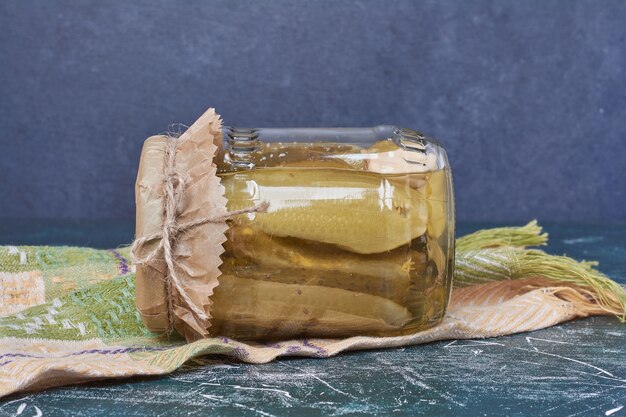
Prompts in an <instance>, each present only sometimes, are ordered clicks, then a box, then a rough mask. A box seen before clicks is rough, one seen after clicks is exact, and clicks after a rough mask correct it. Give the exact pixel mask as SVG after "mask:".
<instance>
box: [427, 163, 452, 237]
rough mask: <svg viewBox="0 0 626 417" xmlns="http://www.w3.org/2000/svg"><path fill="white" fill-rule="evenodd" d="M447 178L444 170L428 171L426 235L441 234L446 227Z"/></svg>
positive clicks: (437, 235)
mask: <svg viewBox="0 0 626 417" xmlns="http://www.w3.org/2000/svg"><path fill="white" fill-rule="evenodd" d="M446 185H447V178H446V173H445V171H444V170H442V169H440V170H437V171H433V172H430V173H429V174H428V179H427V182H426V187H425V191H426V201H427V203H428V228H427V230H428V235H429V236H432V237H434V238H438V237H439V236H441V235H442V234H443V232H444V230H445V229H446V225H447V223H448V219H447V216H446V214H447V205H448V203H447V200H448V199H447V195H446V190H447V187H446Z"/></svg>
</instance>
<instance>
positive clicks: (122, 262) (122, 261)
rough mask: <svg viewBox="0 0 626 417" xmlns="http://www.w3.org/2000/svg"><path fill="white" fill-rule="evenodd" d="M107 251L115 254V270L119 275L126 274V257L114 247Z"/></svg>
mask: <svg viewBox="0 0 626 417" xmlns="http://www.w3.org/2000/svg"><path fill="white" fill-rule="evenodd" d="M109 252H111V253H112V254H113V256H115V259H117V271H118V272H119V273H120V275H126V274H128V273H129V272H130V268H129V267H128V261H127V260H126V258H124V257H123V256H122V254H121V253H119V252H118V251H116V250H115V249H109Z"/></svg>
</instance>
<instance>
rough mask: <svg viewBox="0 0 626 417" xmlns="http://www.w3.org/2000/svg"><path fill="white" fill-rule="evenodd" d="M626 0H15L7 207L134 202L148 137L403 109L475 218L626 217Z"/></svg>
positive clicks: (6, 69) (55, 209) (351, 122)
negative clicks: (219, 121) (178, 126)
mask: <svg viewBox="0 0 626 417" xmlns="http://www.w3.org/2000/svg"><path fill="white" fill-rule="evenodd" d="M625 22H626V2H623V1H620V0H607V1H601V2H597V1H590V0H589V1H576V2H573V1H569V0H554V1H543V0H532V1H523V2H517V1H498V2H492V1H485V0H472V1H463V2H457V1H443V2H439V1H421V2H415V1H393V2H383V1H375V0H364V1H342V2H331V1H314V2H305V1H263V2H258V1H253V0H246V1H204V2H202V1H189V2H178V1H164V0H157V1H153V0H150V1H147V0H142V1H139V0H138V1H132V2H128V1H122V0H112V1H106V2H96V1H84V2H74V1H60V0H50V1H46V2H38V1H28V0H26V1H4V2H1V3H0V27H1V28H2V35H0V62H2V64H1V65H0V132H2V134H1V135H0V145H1V147H0V217H5V218H15V217H23V218H32V217H38V218H59V217H66V218H87V219H88V218H131V217H132V216H133V215H134V207H133V205H134V202H133V201H134V200H133V182H134V177H135V175H136V165H137V161H138V157H139V152H140V148H141V144H142V142H143V140H144V139H145V138H146V137H147V136H149V135H151V134H153V133H159V132H162V131H164V130H166V128H167V126H168V125H169V124H170V123H173V122H184V123H191V122H192V121H193V120H194V119H195V117H197V116H198V115H199V114H201V113H202V111H203V110H204V109H205V108H206V107H208V106H209V105H212V106H215V107H217V108H218V109H219V111H220V112H221V113H222V114H223V116H224V119H225V120H226V121H227V122H228V123H229V124H231V125H242V126H294V125H295V126H370V125H376V124H380V123H395V124H399V125H403V126H406V127H411V128H416V129H420V130H423V131H424V132H426V133H428V134H431V135H433V136H436V137H438V138H440V139H441V140H442V141H443V142H444V144H445V145H446V147H447V149H448V151H449V155H450V159H451V162H452V165H453V171H454V174H455V181H456V194H457V202H458V210H457V213H458V218H459V219H461V220H489V221H494V220H495V221H498V220H502V221H508V220H529V219H531V218H534V217H537V218H539V219H542V220H556V221H567V220H575V221H596V222H625V221H626V210H625V209H624V207H625V206H626V187H624V172H626V129H625V125H624V120H626V73H625V72H624V71H625V70H624V69H625V68H626V49H625V48H624V44H625V42H626V24H625Z"/></svg>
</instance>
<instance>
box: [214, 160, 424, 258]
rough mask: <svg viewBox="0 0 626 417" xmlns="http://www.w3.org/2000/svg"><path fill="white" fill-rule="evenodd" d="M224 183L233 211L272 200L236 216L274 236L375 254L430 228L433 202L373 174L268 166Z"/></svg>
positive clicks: (232, 177)
mask: <svg viewBox="0 0 626 417" xmlns="http://www.w3.org/2000/svg"><path fill="white" fill-rule="evenodd" d="M222 184H223V185H224V187H225V190H226V193H225V196H226V198H227V199H228V201H229V204H228V208H229V209H230V210H237V209H242V208H245V207H250V206H252V205H254V204H255V203H258V202H260V201H269V202H270V207H269V209H268V211H267V212H265V213H261V214H258V215H256V216H247V215H242V216H239V217H238V219H237V221H238V222H240V223H241V224H250V225H251V226H252V227H254V228H258V229H259V230H261V231H262V232H264V233H267V234H268V235H270V236H279V237H295V238H300V239H306V240H313V241H317V242H324V243H330V244H334V245H337V246H339V247H341V248H344V249H347V250H350V251H352V252H355V253H362V254H371V253H378V252H386V251H389V250H392V249H395V248H397V247H399V246H402V245H405V244H407V243H409V242H410V241H411V240H412V239H414V238H416V237H418V236H420V235H422V234H423V233H424V232H425V231H426V227H427V219H428V206H427V205H426V202H425V200H424V199H423V197H422V196H421V195H420V193H419V192H417V190H415V189H413V188H410V187H408V186H403V184H402V183H401V182H393V181H390V180H388V179H385V178H384V177H382V176H380V175H376V174H372V173H366V172H355V171H345V170H333V169H325V170H313V169H305V168H300V169H294V168H286V169H263V170H256V171H254V170H253V171H246V172H239V173H236V174H234V175H230V176H224V177H223V179H222ZM251 217H252V219H251Z"/></svg>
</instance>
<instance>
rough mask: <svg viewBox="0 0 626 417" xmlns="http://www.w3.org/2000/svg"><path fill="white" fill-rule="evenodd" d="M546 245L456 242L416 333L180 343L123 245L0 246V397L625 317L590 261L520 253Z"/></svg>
mask: <svg viewBox="0 0 626 417" xmlns="http://www.w3.org/2000/svg"><path fill="white" fill-rule="evenodd" d="M546 241H547V235H546V234H542V233H541V229H540V228H539V226H537V225H536V223H535V222H532V223H530V224H528V225H526V226H524V227H513V228H498V229H488V230H483V231H479V232H476V233H473V234H471V235H468V236H465V237H462V238H460V239H458V240H457V257H456V272H455V277H454V278H455V281H454V282H455V284H454V285H455V288H454V290H453V295H452V300H451V303H450V308H449V313H448V314H447V316H446V318H445V319H444V321H443V323H441V324H440V325H438V326H436V327H435V328H433V329H430V330H427V331H425V332H421V333H418V334H416V335H410V336H401V337H389V338H374V337H353V338H349V339H342V340H332V339H308V340H291V341H285V342H280V343H268V344H263V343H248V344H244V343H240V342H237V341H235V340H232V339H228V338H224V337H216V338H210V339H203V340H200V341H197V342H194V343H191V344H186V343H185V342H184V341H183V340H182V339H181V338H179V337H176V336H173V337H170V338H166V337H164V336H162V335H157V334H153V333H151V332H149V331H148V330H147V329H146V328H145V327H144V325H143V323H142V321H141V319H140V317H139V314H138V313H137V310H136V309H135V287H134V273H133V267H132V265H131V264H130V262H129V259H130V257H129V249H128V248H120V249H115V250H96V249H89V248H76V247H53V246H18V247H15V246H0V396H4V395H7V394H10V393H13V392H17V391H23V390H36V389H42V388H45V387H50V386H57V385H64V384H70V383H76V382H84V381H90V380H95V379H103V378H115V377H129V376H134V375H158V374H165V373H169V372H172V371H174V370H175V369H177V368H178V367H180V366H181V365H182V364H183V363H184V362H185V361H187V360H189V359H191V358H193V357H195V356H198V355H206V354H225V355H229V356H231V357H235V358H238V359H240V360H242V361H245V362H250V363H264V362H268V361H271V360H273V359H274V358H276V357H278V356H284V355H298V356H314V357H328V356H332V355H335V354H337V353H339V352H341V351H344V350H355V349H368V348H381V347H394V346H403V345H410V344H418V343H426V342H431V341H434V340H444V339H451V338H454V339H456V338H475V337H492V336H499V335H504V334H511V333H516V332H521V331H529V330H534V329H538V328H543V327H547V326H551V325H554V324H557V323H560V322H563V321H566V320H571V319H574V318H577V317H585V316H589V315H597V314H612V315H615V316H616V317H617V318H619V319H620V320H622V321H624V320H625V319H626V292H625V291H624V288H622V287H621V286H620V285H619V284H617V283H615V282H614V281H612V280H611V279H609V278H608V277H606V276H604V275H602V274H601V273H599V272H598V271H596V270H595V269H594V268H593V267H594V266H595V264H594V263H592V262H577V261H575V260H572V259H570V258H567V257H561V256H552V255H548V254H546V253H545V252H543V251H540V250H538V249H530V248H529V247H530V246H539V245H543V244H545V243H546Z"/></svg>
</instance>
